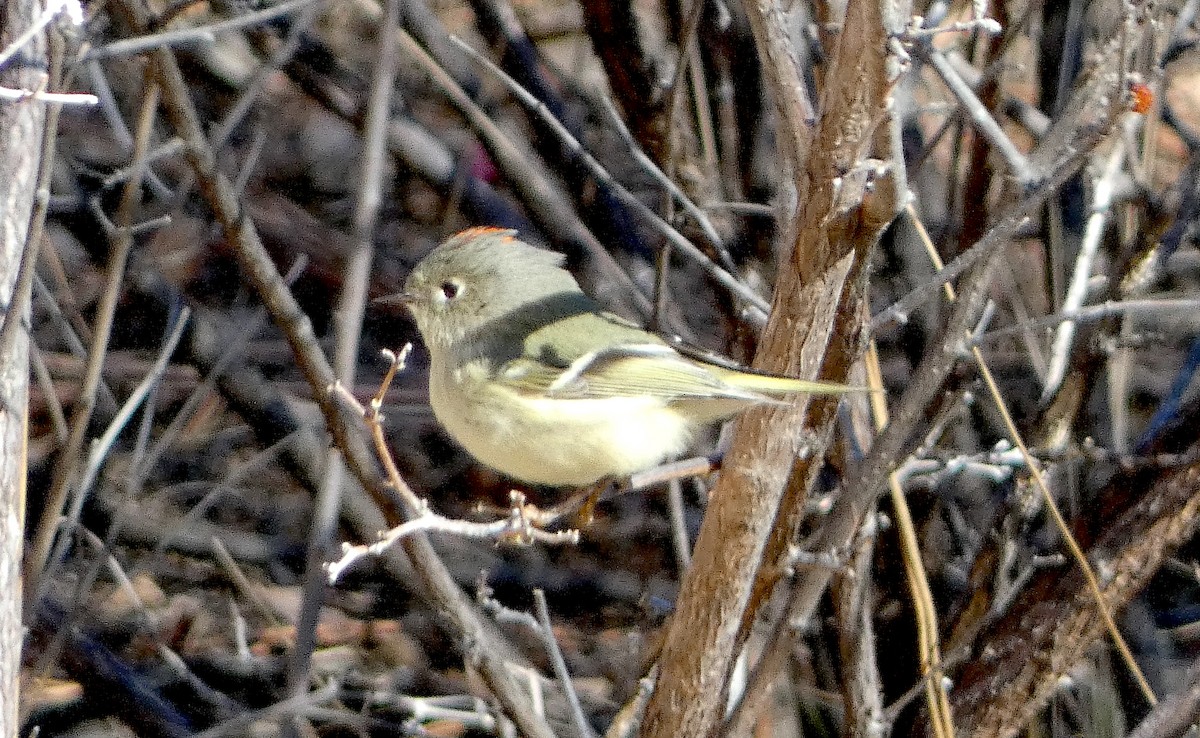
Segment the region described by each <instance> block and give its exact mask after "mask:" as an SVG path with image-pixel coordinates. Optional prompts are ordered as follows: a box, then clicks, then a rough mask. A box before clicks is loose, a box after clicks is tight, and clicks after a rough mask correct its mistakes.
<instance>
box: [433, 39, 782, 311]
mask: <svg viewBox="0 0 1200 738" xmlns="http://www.w3.org/2000/svg"><path fill="white" fill-rule="evenodd" d="M451 41H453V42H454V43H455V44H456V45H457V46H458V47H459V48H461V49H462V50H463V51H464V52H466V53H467V54H469V55H470V56H471V57H472V58H473V59H475V60H476V61H478V62H479V63H480V64H482V65H483V66H484V67H486V68H487V69H488V71H490V72H491V73H492V74H494V75H496V76H497V77H499V78H500V79H502V80H504V82H505V84H506V85H507V86H508V87H509V90H510V91H511V92H512V93H513V94H514V95H516V97H517V99H519V100H520V101H521V102H522V104H524V105H525V106H527V107H529V108H530V109H531V110H533V111H535V112H536V113H537V114H538V115H539V116H540V117H541V118H542V119H543V120H544V121H545V122H546V123H547V124H549V125H550V126H551V128H553V129H554V131H555V132H556V133H557V134H558V135H559V137H560V138H561V139H562V141H563V143H564V145H566V146H568V147H570V148H572V149H573V150H575V151H576V152H577V153H578V155H579V157H580V158H581V160H582V161H583V162H584V163H585V164H586V165H587V166H588V168H589V169H590V170H591V171H592V176H594V177H595V178H596V179H597V180H599V181H600V182H603V183H604V184H605V185H607V186H608V187H610V188H612V191H613V192H615V193H617V195H618V196H620V198H621V199H622V200H623V201H625V203H626V204H627V205H629V206H630V207H631V208H633V209H634V210H635V211H637V212H638V213H640V214H641V215H642V216H644V217H645V218H646V219H647V221H649V223H650V224H651V225H652V226H654V228H655V230H657V231H658V232H659V233H661V234H662V235H664V236H666V238H667V241H668V242H669V243H670V244H671V245H672V246H673V247H674V248H675V249H676V250H677V251H679V252H680V253H682V254H683V255H685V256H687V257H688V258H689V259H691V260H693V261H694V262H696V263H697V264H699V265H700V267H701V268H702V269H704V271H705V272H706V273H707V274H708V275H709V276H710V277H712V278H713V279H715V280H716V281H717V282H718V283H719V284H721V285H723V286H724V287H725V288H726V289H728V290H729V291H730V292H732V293H733V294H734V295H735V296H737V297H739V298H741V299H743V300H745V301H746V303H747V305H748V307H749V308H750V309H751V314H750V315H751V317H754V318H755V319H756V321H757V322H760V323H761V322H763V321H765V320H766V315H767V313H768V312H769V311H770V309H771V306H770V303H768V302H767V301H766V300H765V299H764V298H763V297H762V296H760V295H759V294H758V293H757V292H755V291H754V290H753V289H751V288H750V287H749V286H747V285H746V284H745V283H743V282H742V281H741V280H740V279H738V278H737V277H736V276H734V275H733V274H730V273H729V272H728V271H726V270H725V269H722V268H721V267H720V266H719V265H718V264H717V263H716V262H714V261H713V260H712V259H710V258H708V256H706V255H705V254H704V252H702V251H701V250H700V249H698V248H696V246H695V244H693V243H692V242H691V241H689V240H687V239H686V238H684V237H683V234H681V233H680V232H679V231H677V230H675V228H673V227H672V226H671V224H670V223H667V222H666V221H664V220H663V219H662V218H660V217H658V214H657V213H655V212H654V211H653V210H651V209H650V208H649V207H648V206H647V205H646V204H645V203H643V202H642V201H641V200H639V199H638V198H637V197H636V196H635V195H634V194H633V193H632V192H630V191H629V190H628V188H626V187H625V186H624V185H622V184H621V183H620V182H618V181H616V179H614V178H613V176H612V175H611V174H609V173H608V171H607V170H606V169H605V168H604V167H602V166H601V165H600V162H598V161H596V159H595V157H593V156H592V155H591V154H590V153H588V152H587V150H586V149H585V148H584V147H583V144H581V143H579V140H578V139H576V138H575V137H574V136H572V135H571V134H570V132H569V131H567V129H566V128H564V127H563V125H562V124H561V123H559V122H558V121H557V120H555V119H554V116H552V115H550V114H549V111H547V110H546V106H545V105H543V104H542V103H541V102H540V101H538V99H537V98H535V97H533V96H532V95H530V94H529V92H528V91H526V90H524V89H522V88H521V86H520V85H518V84H516V82H514V81H513V79H512V77H510V76H509V75H508V74H507V73H505V72H504V70H502V69H500V68H499V67H497V66H496V65H495V64H493V63H492V62H491V60H489V59H488V58H487V57H485V56H483V55H482V54H480V53H479V52H477V51H475V49H473V48H471V47H470V46H469V45H468V44H467V43H465V42H464V41H462V39H459V38H457V37H454V36H452V37H451Z"/></svg>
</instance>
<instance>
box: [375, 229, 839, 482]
mask: <svg viewBox="0 0 1200 738" xmlns="http://www.w3.org/2000/svg"><path fill="white" fill-rule="evenodd" d="M563 263H564V258H563V256H562V255H561V254H558V253H555V252H552V251H548V250H546V249H541V248H537V247H535V246H532V245H530V244H528V243H525V242H524V241H522V240H520V239H519V238H517V234H516V232H515V231H513V230H508V229H503V228H495V227H476V228H471V229H468V230H465V231H462V232H461V233H458V234H456V235H454V236H451V237H450V238H449V239H447V240H446V241H445V242H443V243H442V244H441V245H440V246H438V247H437V248H435V249H434V250H433V251H431V252H430V253H429V254H428V255H427V256H425V257H424V258H423V259H422V260H421V261H420V262H419V263H418V264H417V265H416V266H415V267H414V268H413V270H412V272H411V273H410V274H409V276H408V278H407V279H406V280H405V282H404V286H403V288H402V291H401V292H400V293H398V294H396V295H392V296H389V297H388V298H384V299H387V300H389V301H399V302H401V303H403V304H404V305H405V306H406V307H407V308H408V310H409V311H410V312H411V314H412V316H413V318H414V320H415V322H416V326H417V330H418V331H419V332H420V334H421V338H422V340H423V341H424V343H425V346H426V349H427V351H428V354H429V401H430V405H431V406H432V408H433V413H434V415H435V417H436V418H437V420H438V422H439V423H440V424H441V425H442V426H443V427H444V428H445V429H446V431H448V432H449V434H450V436H451V437H453V438H454V439H455V440H456V441H457V442H458V443H459V444H460V445H462V446H463V447H464V448H465V449H466V450H467V451H468V452H469V453H470V454H471V455H472V456H474V457H475V458H476V459H478V460H479V461H480V462H482V463H483V464H485V465H486V466H489V467H491V468H493V469H495V470H497V471H499V472H501V473H503V474H505V475H508V476H509V477H512V478H514V479H517V480H520V481H522V482H526V483H530V484H535V485H543V486H549V487H576V488H582V487H589V486H592V485H596V484H597V483H600V482H602V481H603V480H608V479H620V478H624V477H628V476H630V475H632V474H635V473H637V472H640V471H644V470H647V469H650V468H653V467H656V466H658V465H660V464H661V463H663V462H664V461H666V460H669V459H671V458H674V457H677V456H679V455H680V454H682V453H684V452H685V451H686V450H687V449H688V448H689V446H690V445H691V443H692V441H693V439H694V438H695V436H696V434H697V432H698V431H699V430H701V429H702V428H704V427H705V426H707V425H709V424H712V423H715V422H717V421H720V420H724V419H727V418H730V417H732V416H734V415H736V414H738V413H739V412H742V411H744V410H746V409H749V408H751V407H755V406H758V405H764V404H780V403H782V402H783V401H782V400H781V399H780V398H781V397H783V396H785V395H788V394H792V393H799V392H808V393H819V394H842V393H845V392H848V391H853V390H855V389H858V388H854V387H849V386H847V385H843V384H836V383H832V382H812V381H806V380H800V379H794V378H791V377H784V376H778V375H772V374H765V373H760V372H754V371H750V370H747V369H741V368H730V367H729V366H723V365H721V364H719V363H716V362H715V361H709V360H706V359H704V358H697V357H696V356H693V355H688V354H686V353H684V352H682V351H680V350H678V349H677V348H676V347H675V346H673V345H671V344H670V343H669V342H668V341H666V340H664V339H663V338H662V337H660V336H659V335H657V334H655V333H652V332H649V331H646V330H643V329H642V328H641V327H640V326H638V325H637V324H635V323H632V322H630V321H628V320H625V319H623V318H621V317H619V316H617V315H614V314H612V313H609V312H607V311H605V310H604V309H603V308H602V307H601V306H600V305H599V304H598V303H597V302H596V301H594V300H593V299H592V298H591V297H589V296H588V295H586V294H585V293H584V291H583V290H582V289H581V288H580V286H579V283H578V282H577V281H576V280H575V278H574V276H572V274H571V273H570V272H569V271H567V270H566V269H565V268H564V266H563Z"/></svg>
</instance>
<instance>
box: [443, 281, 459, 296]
mask: <svg viewBox="0 0 1200 738" xmlns="http://www.w3.org/2000/svg"><path fill="white" fill-rule="evenodd" d="M441 289H442V297H445V298H446V299H447V300H453V299H454V298H456V297H458V294H459V293H460V292H462V285H461V284H460V283H458V282H455V281H454V280H449V279H448V280H446V281H445V282H442V287H441Z"/></svg>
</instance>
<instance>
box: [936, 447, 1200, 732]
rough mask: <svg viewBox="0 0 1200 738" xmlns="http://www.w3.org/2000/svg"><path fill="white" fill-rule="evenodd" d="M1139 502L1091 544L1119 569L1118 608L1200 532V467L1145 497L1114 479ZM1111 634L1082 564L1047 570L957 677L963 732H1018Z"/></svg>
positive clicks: (1110, 595)
mask: <svg viewBox="0 0 1200 738" xmlns="http://www.w3.org/2000/svg"><path fill="white" fill-rule="evenodd" d="M1112 486H1113V487H1114V488H1115V489H1121V490H1122V492H1123V495H1122V496H1123V497H1124V498H1125V499H1126V500H1129V501H1131V505H1130V507H1129V508H1128V509H1126V510H1125V511H1123V512H1120V513H1116V512H1113V511H1111V510H1106V511H1105V512H1104V515H1103V517H1104V519H1105V522H1104V526H1105V529H1104V532H1103V534H1102V535H1101V537H1100V538H1099V539H1098V540H1097V541H1095V543H1094V545H1092V546H1090V547H1089V549H1088V550H1089V551H1090V556H1089V558H1092V559H1093V560H1096V559H1097V558H1098V557H1103V561H1104V568H1105V570H1106V571H1108V572H1110V575H1109V576H1108V577H1106V581H1105V582H1104V586H1103V593H1104V601H1105V604H1106V605H1107V606H1108V607H1109V609H1110V610H1117V609H1119V608H1120V607H1122V606H1123V605H1124V604H1126V603H1128V602H1129V601H1130V599H1131V598H1133V597H1134V596H1135V595H1136V594H1137V593H1138V592H1140V591H1141V590H1142V588H1143V587H1144V586H1145V585H1146V583H1147V582H1149V580H1150V578H1151V577H1152V576H1153V575H1154V573H1155V572H1156V571H1157V570H1158V567H1159V565H1160V564H1161V563H1162V562H1163V560H1164V559H1165V558H1166V557H1167V556H1168V555H1170V553H1171V552H1172V551H1174V550H1175V549H1176V548H1178V547H1179V546H1180V545H1182V544H1183V543H1185V542H1186V541H1188V540H1189V539H1190V538H1191V537H1192V536H1193V535H1194V534H1195V532H1196V531H1197V529H1200V465H1192V466H1189V467H1188V468H1186V469H1182V470H1179V471H1175V472H1173V473H1170V474H1167V475H1164V476H1162V477H1159V478H1156V480H1155V481H1153V482H1152V483H1150V484H1149V486H1148V489H1146V490H1145V491H1144V492H1143V493H1142V494H1137V493H1135V492H1133V491H1132V490H1131V489H1129V488H1130V487H1132V486H1136V483H1133V482H1131V480H1130V479H1129V478H1128V477H1127V476H1124V475H1122V476H1120V477H1118V479H1117V480H1116V481H1115V482H1114V483H1113V485H1112ZM1104 632H1105V628H1104V621H1103V619H1102V618H1100V617H1099V616H1098V615H1097V612H1096V603H1095V601H1094V600H1093V599H1092V598H1091V597H1089V596H1088V595H1087V593H1086V591H1085V588H1084V582H1083V576H1082V575H1081V573H1080V572H1079V570H1078V569H1076V568H1074V567H1072V568H1071V569H1070V570H1069V571H1063V570H1062V569H1060V568H1052V569H1048V570H1043V571H1042V572H1041V573H1040V574H1039V575H1038V576H1037V577H1035V578H1034V580H1033V581H1032V582H1031V583H1030V586H1029V587H1028V588H1027V590H1026V595H1025V596H1023V597H1021V598H1020V599H1018V600H1017V601H1016V603H1015V606H1014V607H1013V609H1012V610H1010V611H1009V612H1008V613H1007V614H1006V615H1005V616H1004V618H1003V619H1001V620H1000V622H998V623H996V624H995V625H994V626H992V627H990V628H988V630H987V636H986V638H985V639H984V640H983V641H982V642H980V643H978V644H976V646H975V648H974V651H975V652H976V653H977V654H983V655H981V656H977V657H976V658H975V659H974V660H972V661H971V662H970V664H969V665H968V666H967V668H966V669H964V671H963V673H961V674H960V675H958V677H957V678H956V679H955V683H956V684H955V690H954V692H953V694H952V696H951V699H952V702H953V704H954V713H955V715H956V717H957V718H958V720H959V725H958V727H959V729H960V730H961V731H962V733H961V734H962V735H971V736H980V737H982V736H999V737H1005V736H1014V735H1017V733H1019V732H1020V731H1021V730H1022V729H1023V728H1024V726H1025V725H1027V724H1028V723H1029V721H1030V720H1031V719H1033V718H1034V717H1035V716H1036V715H1037V713H1038V712H1039V711H1040V710H1041V709H1042V707H1043V706H1044V705H1045V704H1046V702H1047V700H1048V699H1049V698H1050V697H1051V696H1052V695H1053V694H1054V692H1055V690H1056V689H1057V688H1058V686H1059V680H1060V679H1061V678H1062V677H1063V676H1064V675H1066V674H1067V673H1068V671H1069V670H1070V669H1071V668H1073V667H1074V666H1075V665H1076V664H1077V663H1079V661H1080V660H1081V659H1083V657H1084V656H1085V655H1086V654H1087V652H1088V651H1089V650H1090V649H1091V648H1092V647H1093V646H1094V645H1095V644H1096V643H1097V641H1099V640H1100V639H1101V638H1102V637H1103V635H1104Z"/></svg>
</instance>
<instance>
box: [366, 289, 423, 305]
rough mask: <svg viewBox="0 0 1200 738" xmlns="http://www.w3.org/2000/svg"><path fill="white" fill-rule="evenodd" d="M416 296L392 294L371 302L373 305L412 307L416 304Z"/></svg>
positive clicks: (413, 294)
mask: <svg viewBox="0 0 1200 738" xmlns="http://www.w3.org/2000/svg"><path fill="white" fill-rule="evenodd" d="M416 299H417V296H416V294H415V293H413V292H394V293H392V294H390V295H384V296H383V297H376V298H375V299H374V300H371V304H373V305H405V306H408V305H412V304H413V303H414V302H416Z"/></svg>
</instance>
